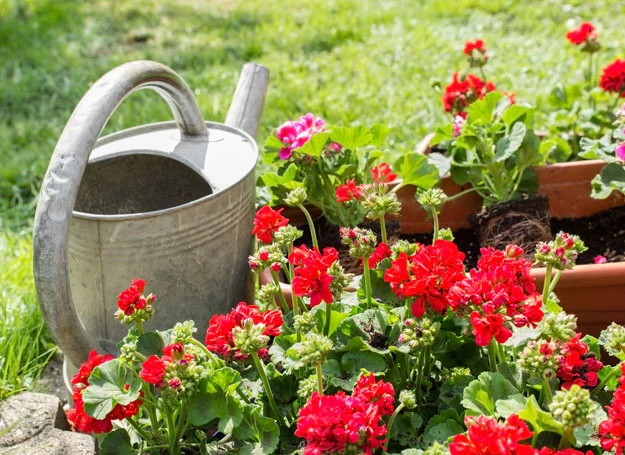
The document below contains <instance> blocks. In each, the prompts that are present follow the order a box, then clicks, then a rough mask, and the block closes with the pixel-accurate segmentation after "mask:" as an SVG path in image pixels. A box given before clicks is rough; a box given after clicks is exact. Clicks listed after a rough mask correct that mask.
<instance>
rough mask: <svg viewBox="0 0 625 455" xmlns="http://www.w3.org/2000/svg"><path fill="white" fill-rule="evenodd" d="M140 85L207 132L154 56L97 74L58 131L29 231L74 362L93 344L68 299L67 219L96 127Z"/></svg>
mask: <svg viewBox="0 0 625 455" xmlns="http://www.w3.org/2000/svg"><path fill="white" fill-rule="evenodd" d="M143 88H150V89H152V90H154V91H156V92H157V93H159V94H160V95H161V96H162V97H163V98H164V99H165V101H167V103H168V104H169V107H170V108H171V111H172V113H173V116H174V118H175V120H176V123H177V124H178V127H179V128H180V131H181V133H182V134H183V135H185V136H195V137H198V136H200V137H203V138H207V137H208V132H207V128H206V124H205V122H204V119H203V118H202V114H201V112H200V109H199V107H198V105H197V103H196V101H195V98H194V97H193V94H192V93H191V90H190V89H189V87H188V86H187V84H186V83H185V82H184V81H183V80H182V78H181V77H180V76H179V75H178V74H176V73H175V72H174V71H173V70H171V69H170V68H168V67H166V66H164V65H161V64H160V63H156V62H151V61H136V62H131V63H126V64H124V65H121V66H118V67H117V68H115V69H113V70H111V71H109V72H108V73H106V74H105V75H104V76H102V78H101V79H99V80H98V81H97V82H96V83H95V84H94V85H93V86H92V87H91V88H90V89H89V91H88V92H87V93H86V94H85V96H84V97H83V98H82V99H81V100H80V102H79V103H78V106H76V109H74V112H73V113H72V116H71V117H70V119H69V121H68V122H67V125H65V128H64V129H63V132H62V133H61V137H60V138H59V141H58V143H57V145H56V148H55V149H54V152H53V154H52V158H51V160H50V165H49V166H48V171H47V172H46V175H45V177H44V180H43V183H42V186H41V191H40V193H39V202H38V204H37V211H36V213H35V225H34V231H33V271H34V275H35V285H36V287H37V295H38V297H39V302H40V305H41V309H42V312H43V315H44V318H45V320H46V323H47V325H48V328H49V329H50V331H51V333H52V336H53V337H54V339H55V341H56V343H57V344H58V345H59V347H60V348H61V349H62V350H63V352H64V353H65V354H66V355H67V356H68V357H69V359H70V360H71V361H72V363H73V364H74V365H80V363H82V362H84V361H85V360H86V359H87V357H88V355H89V352H90V351H91V350H92V349H97V344H96V341H95V339H94V338H93V337H92V336H90V335H89V334H88V333H87V331H86V330H85V327H84V325H83V324H82V322H81V321H80V318H79V317H78V313H77V312H76V308H75V306H74V302H73V301H72V293H71V288H70V280H69V269H68V262H67V245H68V237H69V225H70V219H71V217H72V212H73V210H74V203H75V202H76V195H77V194H78V187H79V185H80V181H81V180H82V177H83V174H84V172H85V168H86V166H87V162H88V160H89V155H90V154H91V151H92V150H93V148H94V146H95V144H96V141H97V139H98V137H99V135H100V132H101V131H102V129H103V128H104V126H105V125H106V122H107V121H108V119H109V117H110V116H111V115H112V114H113V112H114V111H115V109H116V108H117V106H119V104H120V103H121V102H122V101H123V100H124V99H125V98H126V97H127V96H128V95H130V94H131V93H133V92H134V91H136V90H139V89H143ZM131 278H132V277H131Z"/></svg>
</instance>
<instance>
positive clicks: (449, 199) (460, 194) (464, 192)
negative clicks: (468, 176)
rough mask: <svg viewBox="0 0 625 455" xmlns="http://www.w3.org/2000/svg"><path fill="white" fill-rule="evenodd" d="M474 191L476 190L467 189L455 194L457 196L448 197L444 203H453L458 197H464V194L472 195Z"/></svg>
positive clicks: (472, 188)
mask: <svg viewBox="0 0 625 455" xmlns="http://www.w3.org/2000/svg"><path fill="white" fill-rule="evenodd" d="M474 191H477V189H475V188H474V187H471V188H469V189H467V190H464V191H461V192H459V193H457V194H454V195H453V196H449V197H448V198H447V200H446V201H445V203H447V202H449V201H453V200H454V199H458V198H459V197H462V196H464V195H465V194H469V193H472V192H474Z"/></svg>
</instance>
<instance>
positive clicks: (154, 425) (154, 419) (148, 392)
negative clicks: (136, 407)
mask: <svg viewBox="0 0 625 455" xmlns="http://www.w3.org/2000/svg"><path fill="white" fill-rule="evenodd" d="M145 385H146V387H143V393H144V394H145V395H146V396H147V398H148V400H149V401H156V399H155V398H154V394H153V393H152V387H153V386H152V385H151V384H147V383H146V384H145ZM146 408H147V410H148V416H149V418H150V424H151V425H152V432H153V433H154V432H156V431H159V430H160V428H159V425H158V418H157V417H156V412H155V411H154V407H153V406H146Z"/></svg>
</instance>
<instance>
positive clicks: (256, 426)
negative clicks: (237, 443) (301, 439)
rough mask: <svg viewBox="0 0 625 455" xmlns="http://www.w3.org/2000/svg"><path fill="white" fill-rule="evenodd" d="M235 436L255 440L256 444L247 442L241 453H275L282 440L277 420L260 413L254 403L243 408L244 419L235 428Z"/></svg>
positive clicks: (265, 454) (266, 454)
mask: <svg viewBox="0 0 625 455" xmlns="http://www.w3.org/2000/svg"><path fill="white" fill-rule="evenodd" d="M233 434H234V436H235V437H236V438H237V439H239V440H243V441H253V442H254V444H245V445H244V446H243V447H242V448H241V451H240V453H241V454H246V455H247V454H256V453H258V454H263V455H268V454H271V453H273V452H274V451H275V450H276V447H277V446H278V442H279V440H280V428H279V427H278V425H277V424H276V422H275V421H274V420H273V419H271V418H269V417H264V416H263V415H261V414H260V410H259V409H258V408H257V407H255V406H253V405H246V406H245V408H244V410H243V420H242V421H241V424H240V425H239V426H238V427H236V428H235V429H234V433H233Z"/></svg>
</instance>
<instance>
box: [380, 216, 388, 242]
mask: <svg viewBox="0 0 625 455" xmlns="http://www.w3.org/2000/svg"><path fill="white" fill-rule="evenodd" d="M380 233H381V234H382V241H383V242H384V243H388V239H387V237H386V220H385V219H384V215H382V216H381V217H380Z"/></svg>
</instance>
